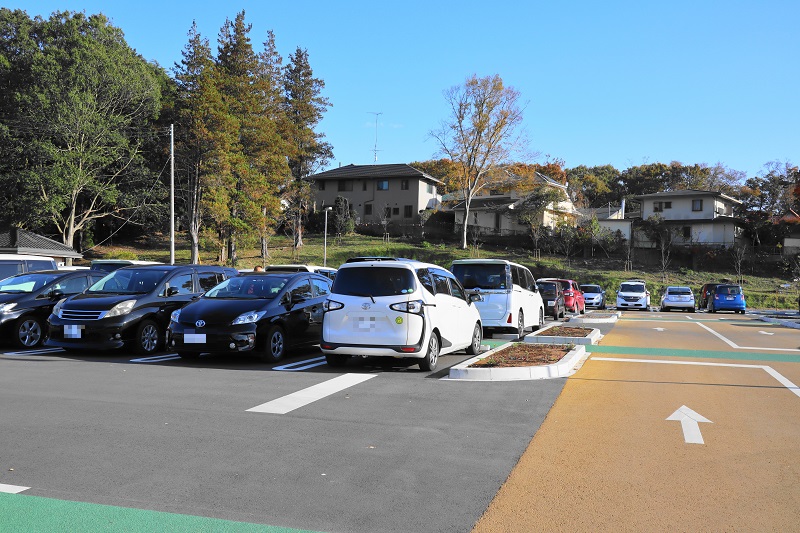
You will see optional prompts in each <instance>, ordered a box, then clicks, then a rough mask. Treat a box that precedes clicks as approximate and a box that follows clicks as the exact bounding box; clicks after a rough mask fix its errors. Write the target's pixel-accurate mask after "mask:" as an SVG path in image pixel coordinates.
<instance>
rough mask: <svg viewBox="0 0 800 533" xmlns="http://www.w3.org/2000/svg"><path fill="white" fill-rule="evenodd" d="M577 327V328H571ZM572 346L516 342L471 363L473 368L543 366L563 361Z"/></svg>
mask: <svg viewBox="0 0 800 533" xmlns="http://www.w3.org/2000/svg"><path fill="white" fill-rule="evenodd" d="M571 329H577V328H571ZM572 348H573V347H572V346H565V345H560V344H529V343H526V342H515V343H512V344H511V346H508V347H507V348H503V349H502V350H499V351H497V352H496V353H494V354H492V355H490V356H488V357H484V358H483V359H481V360H480V361H476V362H474V363H472V364H471V365H469V366H470V367H471V368H499V367H513V366H542V365H551V364H553V363H557V362H559V361H561V359H562V358H563V357H564V356H565V355H567V353H569V351H570V350H571V349H572Z"/></svg>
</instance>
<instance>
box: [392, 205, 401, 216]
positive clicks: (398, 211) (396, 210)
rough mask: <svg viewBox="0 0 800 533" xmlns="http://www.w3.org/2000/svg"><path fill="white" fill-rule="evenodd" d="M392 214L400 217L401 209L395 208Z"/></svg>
mask: <svg viewBox="0 0 800 533" xmlns="http://www.w3.org/2000/svg"><path fill="white" fill-rule="evenodd" d="M392 214H393V215H394V216H398V215H400V208H399V207H395V208H393V209H392Z"/></svg>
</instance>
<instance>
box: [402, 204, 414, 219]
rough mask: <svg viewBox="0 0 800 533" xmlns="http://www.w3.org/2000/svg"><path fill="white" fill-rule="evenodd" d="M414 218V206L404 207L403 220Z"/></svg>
mask: <svg viewBox="0 0 800 533" xmlns="http://www.w3.org/2000/svg"><path fill="white" fill-rule="evenodd" d="M413 216H414V206H412V205H404V206H403V218H411V217H413Z"/></svg>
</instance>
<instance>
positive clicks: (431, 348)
mask: <svg viewBox="0 0 800 533" xmlns="http://www.w3.org/2000/svg"><path fill="white" fill-rule="evenodd" d="M438 362H439V336H438V335H437V333H436V332H435V331H432V332H431V338H430V339H429V340H428V351H427V353H426V354H425V358H424V359H422V360H420V362H419V368H420V370H425V371H426V372H431V371H433V370H436V363H438Z"/></svg>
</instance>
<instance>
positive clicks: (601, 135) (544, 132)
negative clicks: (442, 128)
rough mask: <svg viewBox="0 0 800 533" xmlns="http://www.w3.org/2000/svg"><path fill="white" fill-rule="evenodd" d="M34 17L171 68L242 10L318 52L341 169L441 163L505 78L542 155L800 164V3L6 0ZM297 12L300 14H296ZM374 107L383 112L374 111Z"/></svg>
mask: <svg viewBox="0 0 800 533" xmlns="http://www.w3.org/2000/svg"><path fill="white" fill-rule="evenodd" d="M4 5H5V7H9V8H11V9H16V8H19V9H24V10H25V11H27V12H28V14H29V15H30V16H35V15H42V16H45V17H47V16H49V14H50V13H51V12H52V11H53V10H55V9H59V10H71V11H86V12H87V13H90V14H91V13H97V12H103V13H104V14H105V15H106V16H108V17H109V18H110V19H111V21H112V23H113V24H114V25H115V26H117V27H119V28H121V29H122V30H123V31H124V32H125V37H126V40H127V41H128V44H129V45H130V46H131V47H132V48H135V49H136V50H137V51H138V52H139V53H140V54H141V55H142V56H143V57H144V58H145V59H147V60H153V61H157V62H158V63H159V64H161V65H162V66H163V67H165V68H168V69H170V68H171V67H172V66H173V64H174V63H175V62H176V61H179V60H180V58H181V51H182V50H183V48H184V47H185V45H186V42H187V39H188V37H187V34H188V31H189V28H190V27H191V24H192V21H193V20H196V21H197V24H198V28H199V30H200V32H201V34H203V35H204V36H205V37H207V38H208V39H209V40H210V41H211V42H212V43H213V44H214V47H215V48H216V45H215V43H216V37H217V34H218V32H219V29H220V28H221V27H222V25H223V24H224V23H225V20H226V18H230V19H233V18H235V16H236V14H237V13H238V12H239V11H241V10H244V11H245V13H246V21H247V22H249V23H250V24H252V31H251V33H250V37H251V39H252V41H253V44H254V47H255V48H256V50H260V49H261V48H262V46H261V43H263V41H264V40H265V38H266V34H267V31H268V30H273V32H274V33H275V38H276V42H277V47H278V50H279V52H280V53H281V55H282V56H283V57H284V62H285V61H286V59H287V58H288V56H289V54H291V53H293V52H294V51H295V49H296V48H297V47H301V48H305V49H307V50H308V53H309V60H310V63H311V67H312V69H313V70H314V74H315V76H317V77H319V78H321V79H322V80H324V81H325V84H326V87H325V91H324V93H323V94H324V95H325V96H327V97H328V98H329V99H330V101H331V103H332V104H333V106H332V107H331V108H330V109H329V111H328V112H327V113H326V115H325V118H324V120H323V122H322V123H321V125H320V128H319V131H322V132H323V133H325V135H326V137H327V140H328V142H330V143H331V144H332V145H333V149H334V156H335V160H334V161H332V162H331V164H330V167H329V168H332V167H335V166H338V165H339V164H342V165H346V164H350V163H354V164H370V163H373V162H374V152H373V149H374V148H375V146H376V129H377V149H378V150H379V151H378V152H377V158H378V163H408V162H411V161H418V160H427V159H432V158H434V157H435V156H436V152H437V146H436V144H435V143H434V141H433V140H432V139H431V138H430V137H429V135H428V132H430V131H431V130H432V129H435V128H436V127H437V126H438V125H439V123H440V122H441V121H442V120H444V119H446V118H448V110H447V106H446V102H445V99H444V96H443V91H444V90H446V89H448V88H449V87H452V86H455V85H460V84H461V83H463V82H464V80H465V79H466V78H467V77H468V76H470V75H472V74H477V75H478V76H487V75H493V74H499V75H500V76H501V77H502V78H503V80H504V82H505V83H506V84H507V85H511V86H513V87H514V88H515V89H517V90H518V91H520V93H521V94H522V99H523V101H525V102H526V108H525V126H524V127H525V131H526V132H527V136H528V138H529V139H530V142H531V149H532V150H534V151H537V152H539V153H540V154H541V155H540V156H539V158H538V160H537V161H535V162H544V161H545V160H546V159H547V158H548V157H549V158H550V159H555V158H558V159H563V160H564V161H565V163H566V166H567V167H575V166H578V165H581V164H583V165H587V166H593V165H604V164H611V165H614V166H615V167H616V168H618V169H619V170H624V169H626V168H628V167H630V166H634V165H640V164H644V163H655V162H665V163H668V162H670V161H680V162H682V163H684V164H694V163H706V164H709V165H713V164H716V163H718V162H719V163H722V164H724V165H725V166H727V167H729V168H732V169H735V170H740V171H744V172H746V173H747V175H748V176H755V175H757V174H758V173H760V172H761V171H762V170H763V166H764V164H765V163H767V162H769V161H775V160H777V161H781V162H786V161H789V162H792V163H793V164H798V163H800V156H798V152H800V102H798V94H800V68H798V67H800V65H799V64H798V63H799V62H800V41H798V39H797V27H798V22H800V2H797V1H796V0H785V1H778V0H775V1H772V0H765V1H761V2H739V1H735V0H734V1H707V0H701V1H698V0H694V1H683V0H676V1H672V2H642V1H641V0H639V1H630V2H622V1H614V0H611V1H609V2H596V1H574V2H541V1H539V0H533V1H527V2H523V1H518V2H506V1H502V0H501V1H496V2H485V1H482V2H476V1H471V0H462V1H450V0H448V1H446V2H437V1H430V0H429V1H426V2H422V1H417V0H409V1H404V2H396V3H394V2H393V3H381V2H374V1H373V2H367V1H340V2H322V1H316V0H310V1H307V2H302V3H293V2H276V1H272V0H262V1H241V0H240V1H239V2H219V1H204V0H198V1H194V2H183V1H179V0H175V1H172V2H165V1H161V2H153V1H150V0H140V1H138V2H123V1H105V2H100V1H92V0H84V1H73V0H59V1H50V0H40V1H27V2H26V1H8V0H7V1H6V2H5V3H4ZM298 7H299V8H300V10H299V11H298ZM373 113H381V114H380V115H377V128H376V115H375V114H373Z"/></svg>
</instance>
